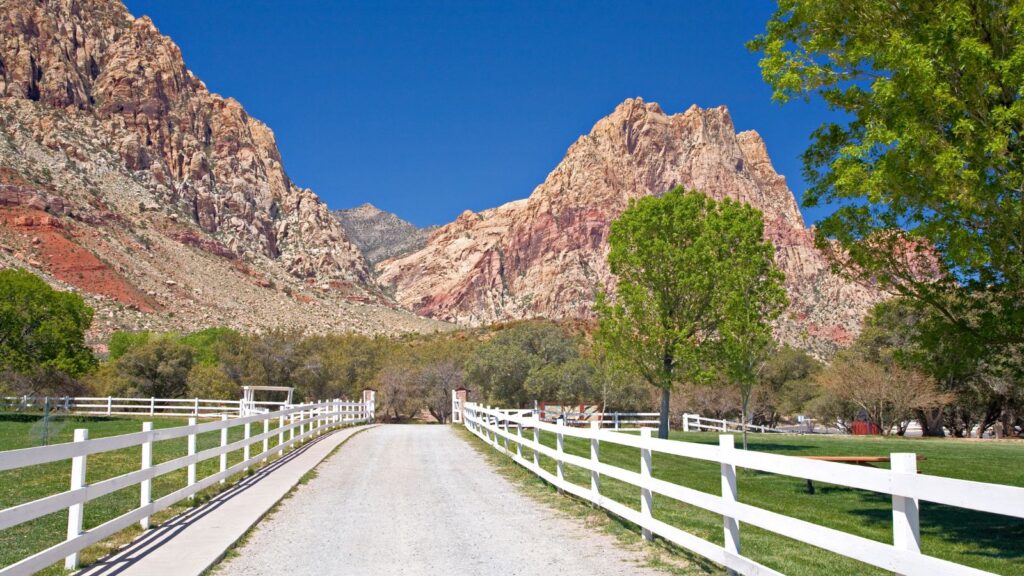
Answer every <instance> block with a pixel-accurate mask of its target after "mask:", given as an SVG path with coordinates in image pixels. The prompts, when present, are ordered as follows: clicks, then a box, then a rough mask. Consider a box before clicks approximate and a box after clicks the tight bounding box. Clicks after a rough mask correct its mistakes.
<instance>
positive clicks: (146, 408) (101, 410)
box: [0, 396, 289, 418]
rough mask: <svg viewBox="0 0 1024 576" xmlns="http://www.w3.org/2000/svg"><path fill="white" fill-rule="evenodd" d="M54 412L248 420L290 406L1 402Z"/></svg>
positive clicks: (104, 399)
mask: <svg viewBox="0 0 1024 576" xmlns="http://www.w3.org/2000/svg"><path fill="white" fill-rule="evenodd" d="M47 400H48V401H49V402H50V406H49V407H50V408H51V409H54V410H64V411H66V412H68V413H70V414H81V415H84V416H177V417H184V416H194V417H196V418H220V417H221V416H222V415H224V414H227V415H229V416H246V415H248V414H253V413H256V412H269V411H272V410H277V409H279V408H281V407H285V406H289V404H287V403H285V402H249V403H245V402H242V401H241V400H207V399H204V398H119V397H117V396H73V397H72V396H67V397H50V398H40V397H34V396H6V397H3V398H0V409H6V410H26V409H42V408H43V403H44V402H45V401H47Z"/></svg>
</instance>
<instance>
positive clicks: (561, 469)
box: [555, 418, 565, 494]
mask: <svg viewBox="0 0 1024 576" xmlns="http://www.w3.org/2000/svg"><path fill="white" fill-rule="evenodd" d="M557 422H558V424H557V425H556V426H557V428H558V433H557V435H556V436H555V448H556V450H557V451H558V460H556V461H555V471H556V473H557V476H558V493H559V494H562V493H564V492H565V490H563V489H562V483H563V482H565V464H563V463H562V455H563V454H564V453H565V435H564V434H562V427H563V426H565V418H559V419H558V420H557Z"/></svg>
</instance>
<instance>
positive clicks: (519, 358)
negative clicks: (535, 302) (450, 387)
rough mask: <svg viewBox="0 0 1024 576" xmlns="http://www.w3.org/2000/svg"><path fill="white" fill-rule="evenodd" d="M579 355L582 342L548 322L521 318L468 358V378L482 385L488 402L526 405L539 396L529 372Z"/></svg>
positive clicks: (469, 380)
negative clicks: (530, 383) (528, 383)
mask: <svg viewBox="0 0 1024 576" xmlns="http://www.w3.org/2000/svg"><path fill="white" fill-rule="evenodd" d="M578 355H579V342H578V340H577V339H575V338H572V337H570V336H568V335H567V334H566V333H565V332H564V331H563V330H562V329H561V328H560V327H558V326H556V325H555V324H551V323H547V322H521V323H517V324H514V325H512V326H511V327H509V328H505V329H502V330H500V331H498V332H497V333H496V334H494V335H493V336H492V337H491V338H490V340H488V341H487V342H485V343H483V344H481V345H480V346H478V347H477V348H476V350H474V352H473V354H472V355H471V356H470V358H469V360H468V361H467V362H466V380H467V382H471V383H473V384H474V385H476V386H479V387H480V393H481V396H482V398H483V399H484V400H485V401H486V402H491V403H495V404H504V405H508V406H526V405H528V404H531V403H532V401H533V400H546V399H545V398H536V397H534V396H532V395H531V394H530V392H529V391H528V390H527V389H526V381H527V379H528V378H529V377H530V374H531V373H532V372H533V371H534V370H537V369H539V368H541V367H543V366H547V365H551V364H561V363H563V362H566V361H567V360H569V359H571V358H575V357H576V356H578Z"/></svg>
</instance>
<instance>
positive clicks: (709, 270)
mask: <svg viewBox="0 0 1024 576" xmlns="http://www.w3.org/2000/svg"><path fill="white" fill-rule="evenodd" d="M763 233H764V224H763V221H762V219H761V213H760V212H759V211H758V210H756V209H754V208H752V207H751V206H749V205H746V204H741V203H739V202H735V201H733V200H730V199H726V200H723V201H722V202H715V201H714V200H712V199H710V198H708V197H707V196H706V195H704V194H702V193H700V192H688V191H685V190H684V189H683V188H682V187H677V188H675V189H674V190H671V191H670V192H668V193H666V194H665V195H663V196H660V197H655V196H651V197H646V198H642V199H640V200H636V201H633V202H631V203H630V207H629V208H628V209H627V210H626V211H625V212H623V214H622V215H621V216H620V217H619V218H618V219H617V220H615V222H613V223H612V226H611V231H610V234H609V238H608V243H609V246H610V249H609V254H608V264H609V267H610V269H611V272H612V273H613V274H615V276H616V278H617V284H616V289H615V297H614V298H613V299H611V298H608V297H607V296H606V295H604V294H602V295H600V296H599V298H598V303H597V307H596V308H597V312H598V316H599V318H600V325H599V329H598V331H597V334H596V336H595V337H596V339H597V341H598V342H600V343H601V344H602V345H603V347H604V349H605V350H606V351H607V353H608V354H609V355H610V356H611V357H614V358H617V359H618V360H619V362H621V363H623V364H626V365H629V366H630V367H631V368H632V369H634V370H635V371H636V372H638V373H639V374H641V375H642V376H643V378H644V379H645V380H646V381H647V382H648V383H649V384H651V385H652V386H655V387H656V388H659V389H660V390H661V422H660V426H659V431H658V434H659V436H661V437H662V438H665V437H667V436H668V410H669V399H670V393H671V390H672V388H673V386H675V385H676V384H677V383H680V382H684V381H701V380H705V379H707V378H709V377H710V376H711V375H713V374H715V373H716V372H720V371H721V369H722V366H723V360H725V359H726V358H729V359H731V360H732V361H734V362H728V363H726V364H727V365H728V370H730V371H735V372H737V373H738V371H739V364H740V363H741V362H742V359H743V358H745V356H744V354H745V353H744V352H742V351H743V350H747V351H750V350H752V349H753V348H755V346H753V342H752V341H746V342H741V340H743V339H744V338H746V337H745V336H742V335H741V334H740V333H741V332H742V331H743V330H752V331H753V333H754V336H752V337H754V338H755V339H756V340H757V341H758V342H760V341H761V340H762V336H765V334H766V333H764V332H763V331H762V330H761V328H762V327H763V326H766V324H765V322H766V320H770V319H771V318H772V317H774V316H773V314H774V315H777V314H778V309H779V305H780V304H784V302H785V294H784V293H783V292H781V290H782V289H781V286H780V284H781V274H780V273H779V272H778V271H777V270H776V269H775V268H774V264H773V261H772V256H773V250H772V247H771V245H770V244H769V243H767V242H765V240H764V236H763ZM723 352H725V354H723Z"/></svg>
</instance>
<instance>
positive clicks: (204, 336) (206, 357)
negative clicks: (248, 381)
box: [178, 327, 238, 366]
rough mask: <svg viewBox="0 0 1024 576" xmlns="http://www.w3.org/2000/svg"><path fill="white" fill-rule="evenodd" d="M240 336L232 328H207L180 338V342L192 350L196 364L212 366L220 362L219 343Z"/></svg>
mask: <svg viewBox="0 0 1024 576" xmlns="http://www.w3.org/2000/svg"><path fill="white" fill-rule="evenodd" d="M236 336H238V332H237V331H236V330H232V329H231V328H217V327H215V328H207V329H205V330H200V331H198V332H192V333H191V334H186V335H184V336H181V337H180V338H178V341H179V342H181V343H182V344H184V345H186V346H188V347H189V348H191V349H192V351H193V353H194V354H195V361H196V364H205V365H207V366H212V365H215V364H217V363H218V362H219V361H220V358H219V357H218V356H217V350H218V343H219V342H221V341H222V340H224V339H227V338H234V337H236Z"/></svg>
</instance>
